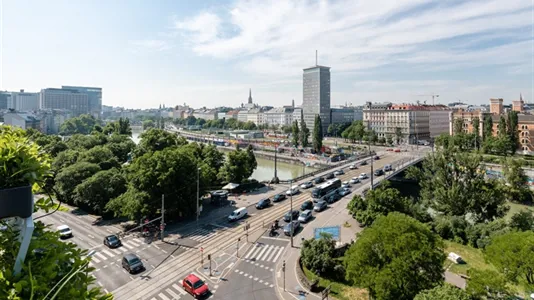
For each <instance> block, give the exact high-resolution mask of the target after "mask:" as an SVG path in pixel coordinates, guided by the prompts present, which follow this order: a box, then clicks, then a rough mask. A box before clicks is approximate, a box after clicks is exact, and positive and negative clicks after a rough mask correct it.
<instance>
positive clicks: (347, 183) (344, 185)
mask: <svg viewBox="0 0 534 300" xmlns="http://www.w3.org/2000/svg"><path fill="white" fill-rule="evenodd" d="M341 187H343V188H350V183H349V182H348V181H343V183H342V184H341Z"/></svg>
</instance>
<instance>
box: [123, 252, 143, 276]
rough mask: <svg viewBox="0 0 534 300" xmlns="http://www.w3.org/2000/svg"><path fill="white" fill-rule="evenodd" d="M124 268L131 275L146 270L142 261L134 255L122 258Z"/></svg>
mask: <svg viewBox="0 0 534 300" xmlns="http://www.w3.org/2000/svg"><path fill="white" fill-rule="evenodd" d="M122 267H123V268H124V269H125V270H126V271H128V273H130V274H132V273H136V272H140V271H142V270H144V269H145V266H143V262H142V261H141V259H140V258H139V257H138V256H137V255H135V254H133V253H127V254H124V256H123V257H122Z"/></svg>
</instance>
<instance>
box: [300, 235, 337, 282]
mask: <svg viewBox="0 0 534 300" xmlns="http://www.w3.org/2000/svg"><path fill="white" fill-rule="evenodd" d="M335 248H336V241H335V240H334V239H333V238H332V236H331V235H329V234H324V233H323V234H322V235H321V237H320V238H318V239H313V238H312V239H309V240H305V241H304V242H303V243H302V246H301V248H300V258H301V259H302V263H303V264H304V266H306V268H308V269H309V270H311V271H312V272H314V273H316V274H319V275H320V274H323V273H325V272H327V271H329V270H331V269H332V268H333V267H334V250H335Z"/></svg>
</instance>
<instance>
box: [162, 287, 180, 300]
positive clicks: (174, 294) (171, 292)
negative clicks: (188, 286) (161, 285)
mask: <svg viewBox="0 0 534 300" xmlns="http://www.w3.org/2000/svg"><path fill="white" fill-rule="evenodd" d="M165 291H166V292H167V294H169V295H171V297H172V299H180V296H178V295H177V294H176V293H175V292H173V291H172V290H171V289H166V290H165Z"/></svg>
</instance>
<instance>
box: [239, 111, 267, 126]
mask: <svg viewBox="0 0 534 300" xmlns="http://www.w3.org/2000/svg"><path fill="white" fill-rule="evenodd" d="M238 119H239V115H238ZM247 122H252V123H254V124H256V125H263V124H264V123H265V114H264V113H263V111H262V110H261V109H259V108H253V109H249V110H248V112H247Z"/></svg>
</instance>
